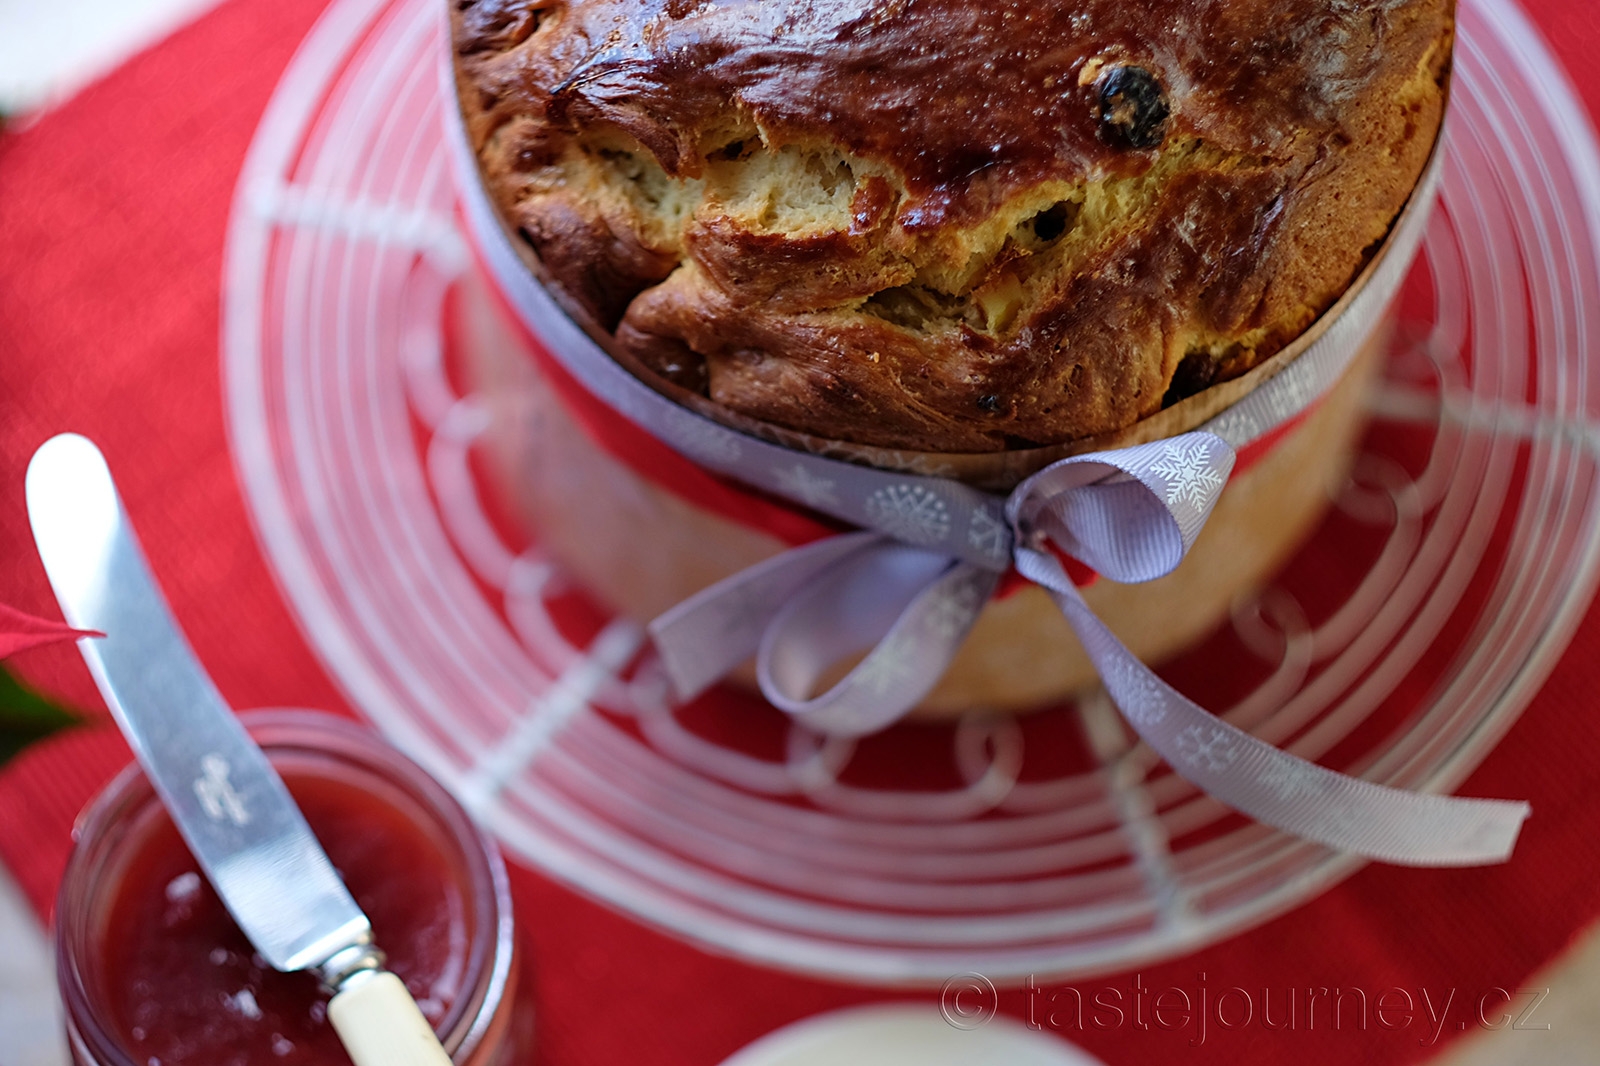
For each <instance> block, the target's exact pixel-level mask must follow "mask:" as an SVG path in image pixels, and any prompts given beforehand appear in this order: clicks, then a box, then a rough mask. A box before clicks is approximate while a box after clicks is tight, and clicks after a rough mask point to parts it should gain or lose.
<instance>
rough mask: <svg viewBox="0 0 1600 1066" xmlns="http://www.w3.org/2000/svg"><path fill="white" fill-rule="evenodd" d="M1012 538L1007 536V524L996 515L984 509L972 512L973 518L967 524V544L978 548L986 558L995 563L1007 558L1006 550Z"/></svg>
mask: <svg viewBox="0 0 1600 1066" xmlns="http://www.w3.org/2000/svg"><path fill="white" fill-rule="evenodd" d="M1009 541H1010V538H1009V537H1008V536H1006V524H1005V523H1004V522H1002V521H1001V520H1000V519H999V518H998V517H996V516H995V515H992V514H990V513H989V512H988V511H987V510H985V509H984V508H982V507H979V508H976V509H975V510H974V511H973V512H972V518H971V520H970V521H969V522H968V523H967V544H968V546H969V547H973V548H976V549H977V550H978V551H981V552H982V553H983V554H984V555H985V556H987V557H988V558H990V559H993V560H994V561H995V562H999V561H1000V560H1002V559H1004V558H1005V557H1006V549H1007V548H1008V547H1009V546H1010V545H1009Z"/></svg>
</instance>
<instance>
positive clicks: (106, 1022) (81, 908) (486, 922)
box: [54, 709, 515, 1066]
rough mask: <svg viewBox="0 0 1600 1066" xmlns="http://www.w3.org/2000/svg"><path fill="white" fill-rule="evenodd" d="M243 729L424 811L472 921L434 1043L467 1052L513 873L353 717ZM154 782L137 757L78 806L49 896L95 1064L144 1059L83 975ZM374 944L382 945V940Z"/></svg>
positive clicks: (296, 719) (495, 998)
mask: <svg viewBox="0 0 1600 1066" xmlns="http://www.w3.org/2000/svg"><path fill="white" fill-rule="evenodd" d="M239 720H240V722H241V723H242V724H243V725H244V727H245V729H246V731H247V732H248V733H249V734H250V735H251V737H252V738H253V739H254V740H255V741H256V743H257V744H259V745H260V746H261V748H262V749H263V750H264V751H266V752H267V754H268V756H269V758H272V759H273V761H274V762H276V761H278V759H277V758H276V757H281V756H287V755H307V756H311V757H312V758H313V759H315V760H325V761H326V762H327V763H328V764H330V765H333V766H338V765H343V766H345V767H347V768H350V769H353V770H355V771H357V772H364V773H366V774H368V775H371V776H373V777H376V778H379V779H381V780H382V781H383V783H384V784H385V785H387V786H391V787H395V788H398V789H399V790H400V792H401V793H402V794H403V795H404V796H406V797H407V798H408V799H410V800H411V801H413V802H414V803H416V805H417V806H418V807H419V808H420V809H422V810H424V811H426V812H427V814H428V815H429V816H431V818H432V820H433V823H434V824H433V827H432V828H434V829H436V830H438V834H437V835H438V837H439V839H440V840H441V841H443V842H444V843H445V844H446V845H447V846H448V848H449V849H450V851H451V852H452V854H451V858H452V860H459V861H460V863H461V868H462V869H463V870H464V871H465V873H466V877H465V878H464V880H463V882H462V883H463V887H464V888H465V889H466V895H467V903H468V905H469V906H470V907H471V914H472V915H473V919H474V920H473V922H472V926H471V940H470V942H469V947H468V952H467V956H466V959H465V963H464V966H463V971H462V973H463V978H462V993H461V995H459V996H458V997H457V998H456V1000H455V1002H453V1003H452V1004H451V1005H450V1009H449V1010H448V1011H447V1012H446V1015H445V1018H444V1022H443V1023H442V1025H441V1026H440V1040H441V1042H442V1043H443V1044H444V1046H445V1049H446V1051H448V1052H449V1053H450V1054H451V1056H452V1058H454V1059H456V1060H457V1061H464V1060H465V1059H467V1058H469V1057H470V1056H471V1055H472V1054H473V1052H474V1051H476V1049H477V1047H478V1045H479V1044H480V1043H481V1042H482V1041H483V1039H484V1037H485V1036H486V1035H487V1034H488V1032H489V1031H490V1029H491V1027H492V1024H493V1021H494V1018H493V1015H494V1011H495V1009H496V1007H497V1005H498V1004H499V1003H500V1002H501V1001H502V1000H503V999H504V997H505V993H506V990H507V987H508V984H509V982H510V978H511V968H512V965H513V956H514V954H515V950H514V948H515V929H514V925H513V919H512V907H511V889H510V879H509V877H508V876H507V873H506V868H505V862H504V860H503V859H502V858H501V856H500V852H499V849H498V847H497V846H496V845H495V844H494V842H493V841H492V840H491V839H490V838H489V837H488V836H487V835H486V834H485V833H484V832H483V830H481V829H480V828H479V827H478V826H477V824H476V823H475V822H474V821H473V819H472V817H471V816H470V815H469V814H468V813H467V811H466V810H465V809H464V808H463V807H462V806H461V804H460V803H459V802H458V801H457V800H456V799H455V797H454V796H452V795H451V794H450V792H449V790H448V789H446V788H445V787H444V786H443V785H442V784H440V783H439V781H438V780H436V779H435V778H434V777H433V776H432V775H430V774H429V773H428V772H427V771H426V770H424V769H423V768H422V767H421V766H419V765H418V764H417V763H415V762H413V761H412V760H411V759H409V758H407V757H406V756H405V755H404V754H402V753H401V752H400V751H398V750H397V749H395V748H394V747H393V746H391V745H390V744H389V743H388V742H387V741H385V740H384V739H383V738H382V737H381V736H380V735H378V734H377V733H376V732H374V731H373V730H372V729H371V728H370V727H367V726H365V725H363V724H361V723H360V722H358V721H356V720H353V719H349V718H345V717H341V716H338V715H334V714H329V713H326V712H320V711H309V710H298V709H266V710H256V711H246V712H241V713H240V714H239ZM160 802H161V801H160V799H159V798H158V796H157V795H156V792H155V788H154V786H153V785H152V784H151V783H150V781H149V779H148V778H147V777H146V776H145V774H144V772H143V770H142V768H141V767H140V766H139V764H138V763H137V762H131V763H130V764H129V765H128V766H126V767H124V768H123V769H122V770H121V771H119V772H118V773H117V775H116V776H115V777H114V778H112V780H111V782H110V783H109V784H107V785H106V787H105V788H104V789H103V790H101V792H100V793H99V794H98V795H96V796H95V798H94V799H92V800H91V801H90V802H89V804H88V805H87V806H86V807H85V808H84V809H83V811H82V812H80V813H79V815H78V819H77V822H76V823H75V825H74V827H73V841H74V843H73V848H72V852H71V855H70V856H69V858H68V860H67V866H66V870H65V872H64V874H63V876H62V880H61V888H60V891H59V892H58V894H57V898H56V910H55V915H54V925H55V930H54V936H55V949H56V975H57V976H56V980H57V985H58V988H59V992H60V995H61V998H62V1002H63V1005H64V1007H65V1009H66V1016H67V1026H68V1036H69V1039H70V1040H71V1041H72V1043H73V1045H74V1049H75V1050H78V1049H81V1050H82V1051H84V1052H87V1053H88V1054H89V1055H90V1057H91V1059H92V1061H93V1062H95V1063H98V1064H100V1066H145V1064H144V1063H142V1062H138V1061H137V1060H135V1059H134V1058H133V1057H132V1056H131V1055H130V1053H129V1052H128V1051H127V1050H126V1047H125V1045H124V1044H123V1042H122V1041H121V1040H120V1039H119V1038H118V1037H117V1036H116V1035H115V1034H116V1032H117V1027H116V1026H115V1025H113V1024H112V1023H111V1020H110V1019H109V1017H107V1015H106V1011H105V1009H104V1004H103V1003H101V1002H99V1000H100V998H101V997H100V996H98V995H97V994H96V993H95V991H94V983H93V981H92V979H90V978H89V976H88V974H87V973H86V972H85V963H86V962H87V961H88V960H89V959H90V958H91V957H92V952H93V944H94V936H95V933H94V926H93V916H94V915H95V914H96V913H97V912H98V909H99V908H100V907H103V906H106V905H108V904H109V902H110V900H111V895H110V892H111V889H110V887H108V883H107V881H106V879H105V878H102V877H99V876H97V875H98V874H100V873H101V872H103V871H105V870H106V869H108V868H110V867H111V866H112V865H113V864H114V863H115V862H116V861H117V860H118V859H119V858H121V857H123V855H124V851H125V849H126V847H127V845H128V844H129V842H130V841H132V840H136V839H137V834H128V835H125V836H119V835H118V831H119V829H122V828H124V827H127V826H130V825H132V824H134V823H135V821H136V820H137V819H140V818H142V817H145V816H146V815H147V814H149V813H152V808H153V807H154V808H157V809H159V807H160ZM380 946H381V945H380Z"/></svg>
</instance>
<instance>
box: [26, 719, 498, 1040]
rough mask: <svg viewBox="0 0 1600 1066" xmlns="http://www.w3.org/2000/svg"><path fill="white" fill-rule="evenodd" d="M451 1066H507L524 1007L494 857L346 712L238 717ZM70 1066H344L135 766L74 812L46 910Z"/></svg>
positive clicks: (309, 1005) (298, 992)
mask: <svg viewBox="0 0 1600 1066" xmlns="http://www.w3.org/2000/svg"><path fill="white" fill-rule="evenodd" d="M245 722H246V725H247V727H248V728H249V729H250V731H251V733H252V735H254V736H255V738H256V740H257V742H258V743H260V744H261V746H262V748H263V749H264V750H265V751H266V752H267V754H268V757H269V758H270V759H271V760H272V762H273V765H274V766H275V767H276V768H277V770H278V772H279V774H281V775H282V777H283V779H284V782H285V783H286V784H287V785H288V786H289V791H290V793H292V794H293V796H294V798H295V801H296V802H297V803H298V804H299V805H300V808H301V810H302V811H304V812H305V816H306V821H307V822H309V823H310V825H311V828H312V830H313V831H315V833H316V835H317V839H318V840H319V841H321V843H322V846H323V848H324V850H326V851H327V853H328V857H329V858H330V859H331V860H332V861H333V865H334V867H335V868H336V869H338V871H339V873H340V876H341V877H343V878H344V881H345V883H346V885H347V886H348V887H349V889H350V892H351V894H352V895H353V896H354V897H355V899H356V902H357V903H358V904H359V905H360V906H361V909H362V910H363V911H365V912H366V914H367V917H368V918H369V919H371V921H372V928H373V934H374V937H375V939H376V940H377V943H378V945H379V946H380V947H381V948H382V949H383V950H384V952H385V953H386V954H387V956H388V966H389V969H391V970H392V971H394V972H395V973H396V974H397V975H399V977H400V978H401V979H402V980H403V981H405V983H406V986H407V988H408V989H410V991H411V994H412V996H413V997H414V998H415V999H416V1000H417V1004H418V1006H419V1007H421V1008H422V1012H423V1014H424V1015H425V1016H426V1017H427V1019H428V1020H429V1021H430V1022H432V1023H433V1026H434V1028H435V1030H436V1031H437V1032H438V1033H439V1034H440V1038H441V1040H442V1041H443V1042H444V1044H445V1048H446V1050H448V1051H450V1052H451V1054H452V1058H453V1059H454V1061H455V1062H456V1063H458V1064H469V1063H470V1064H472V1066H501V1064H505V1066H515V1064H516V1063H517V1062H518V1061H519V1060H521V1059H522V1058H525V1055H524V1054H523V1053H522V1052H523V1051H524V1047H523V1045H525V1043H526V1037H527V1029H528V1014H527V1010H526V1007H525V1006H523V1005H521V1004H519V1003H517V1002H516V996H515V992H516V990H517V984H518V982H517V980H516V978H517V976H518V974H517V967H516V959H515V954H516V942H515V936H514V932H513V930H512V927H511V909H510V898H509V895H508V892H507V887H506V878H505V870H504V866H503V864H502V863H501V862H500V859H499V856H498V853H497V852H496V851H495V849H494V847H493V845H492V844H490V843H489V842H488V841H487V840H486V839H485V838H484V837H483V836H482V835H481V834H480V833H479V832H478V831H477V830H476V829H475V828H474V827H473V826H472V823H471V821H470V819H468V818H467V816H466V814H465V812H463V811H462V810H461V809H460V807H459V806H458V805H457V804H456V803H455V801H454V800H452V799H451V798H450V797H449V795H448V794H447V793H446V792H445V791H444V790H443V789H442V788H441V787H440V786H439V785H438V784H437V783H435V782H434V781H433V780H432V779H431V778H429V777H428V776H427V775H426V774H425V773H423V772H422V771H421V770H420V769H418V768H417V767H416V766H415V765H413V764H411V763H410V762H408V761H406V760H405V759H404V758H403V757H401V756H400V755H399V754H398V753H396V752H394V751H393V750H392V749H389V748H387V747H385V746H384V745H383V744H382V743H381V742H379V741H378V740H377V739H376V738H374V737H373V736H372V735H371V734H370V733H367V732H366V731H365V730H362V729H360V728H359V727H357V726H355V725H353V724H352V723H348V722H345V721H343V720H341V719H334V718H331V717H328V716H322V715H310V714H304V713H296V712H277V713H263V714H258V715H251V716H246V717H245ZM56 927H57V933H56V940H57V954H58V966H59V970H60V981H61V986H62V995H63V999H64V1000H65V1002H66V1006H67V1029H68V1037H69V1040H70V1041H71V1044H72V1049H73V1054H74V1058H75V1060H76V1062H77V1063H79V1064H80V1066H267V1064H272V1066H328V1064H337V1066H343V1064H346V1063H348V1062H349V1059H348V1057H347V1056H346V1055H345V1053H344V1049H343V1048H342V1047H341V1046H340V1044H339V1040H338V1037H337V1035H336V1034H335V1033H334V1032H333V1029H332V1027H331V1025H330V1024H329V1023H328V1020H327V1000H326V997H325V995H324V994H323V993H322V992H321V990H320V989H319V987H318V983H317V979H316V978H315V977H314V976H312V975H311V974H308V973H279V972H278V971H276V970H274V969H273V968H272V967H271V966H270V965H268V964H267V963H266V962H265V960H263V959H262V958H261V957H260V956H259V955H257V954H256V953H255V951H254V949H253V948H252V947H251V945H250V943H249V941H248V940H247V939H246V938H245V936H244V934H243V933H242V932H240V930H239V928H238V926H237V925H235V924H234V922H233V919H232V918H231V917H230V916H229V915H228V912H227V911H226V909H224V907H223V906H222V902H221V901H220V900H219V899H218V898H217V895H216V893H215V892H214V891H213V890H212V888H211V886H210V884H209V883H208V882H207V881H206V880H205V878H204V876H203V875H202V874H201V873H200V869H199V866H198V864H197V863H196V862H195V861H194V858H193V856H191V855H190V854H189V850H188V848H187V847H186V846H185V844H184V842H183V840H182V838H181V837H180V836H179V835H178V831H177V828H176V827H175V826H174V825H173V823H172V820H171V818H169V817H168V815H167V813H166V811H165V809H164V808H163V807H162V806H161V804H160V802H159V801H158V800H157V799H156V797H155V794H154V792H153V790H152V789H151V788H150V786H149V784H148V782H147V781H146V780H145V779H144V777H143V775H142V774H140V773H139V772H138V769H137V768H136V767H131V768H130V769H129V770H128V771H126V772H124V773H123V775H122V776H120V777H119V778H118V779H117V780H116V781H115V782H113V783H112V785H111V786H110V787H109V788H108V789H107V790H106V792H105V793H104V794H102V796H101V797H100V798H99V799H98V800H96V801H95V803H94V804H92V805H91V806H90V808H89V810H87V811H86V812H85V814H84V815H83V817H82V818H81V819H80V821H79V828H78V832H77V845H76V847H75V849H74V852H73V856H72V859H71V861H70V862H69V864H68V869H67V875H66V878H65V880H64V881H63V884H62V892H61V900H60V903H59V905H58V908H57V916H56Z"/></svg>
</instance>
